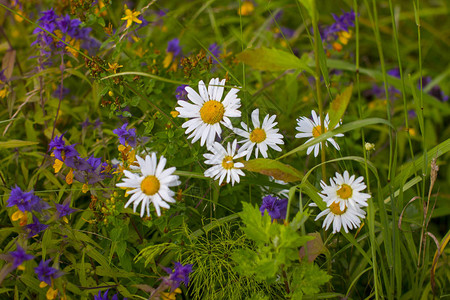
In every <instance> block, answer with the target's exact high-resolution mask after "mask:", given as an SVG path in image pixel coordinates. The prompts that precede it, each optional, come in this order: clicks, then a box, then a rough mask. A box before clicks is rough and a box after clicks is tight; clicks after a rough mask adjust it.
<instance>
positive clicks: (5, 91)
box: [0, 87, 8, 98]
mask: <svg viewBox="0 0 450 300" xmlns="http://www.w3.org/2000/svg"><path fill="white" fill-rule="evenodd" d="M7 95H8V89H7V88H6V87H5V88H4V89H2V90H0V98H6V96H7Z"/></svg>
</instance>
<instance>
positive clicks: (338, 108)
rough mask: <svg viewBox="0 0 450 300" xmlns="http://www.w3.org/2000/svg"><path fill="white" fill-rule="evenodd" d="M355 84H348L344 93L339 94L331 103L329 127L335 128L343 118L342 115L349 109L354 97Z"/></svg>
mask: <svg viewBox="0 0 450 300" xmlns="http://www.w3.org/2000/svg"><path fill="white" fill-rule="evenodd" d="M352 92H353V84H351V85H350V86H348V87H347V88H346V89H345V90H344V91H343V92H342V93H340V94H338V95H337V96H336V98H335V99H334V100H333V101H332V102H331V104H330V110H329V115H330V123H329V124H328V128H331V129H332V128H334V127H336V125H337V124H338V123H339V121H340V120H341V118H342V116H343V115H344V113H345V110H346V109H347V106H348V103H349V102H350V98H351V97H352Z"/></svg>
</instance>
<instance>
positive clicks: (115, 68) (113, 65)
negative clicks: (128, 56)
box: [108, 62, 123, 74]
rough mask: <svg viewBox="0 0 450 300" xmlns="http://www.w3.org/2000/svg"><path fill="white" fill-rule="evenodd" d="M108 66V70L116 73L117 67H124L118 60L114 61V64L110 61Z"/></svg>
mask: <svg viewBox="0 0 450 300" xmlns="http://www.w3.org/2000/svg"><path fill="white" fill-rule="evenodd" d="M108 66H109V69H108V71H112V72H113V73H114V74H116V72H117V69H119V68H122V67H123V66H122V65H119V64H118V63H116V62H115V63H112V64H110V63H108Z"/></svg>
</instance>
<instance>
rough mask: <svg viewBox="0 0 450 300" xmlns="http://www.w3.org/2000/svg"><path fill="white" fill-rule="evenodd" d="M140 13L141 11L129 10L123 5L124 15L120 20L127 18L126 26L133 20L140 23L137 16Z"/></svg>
mask: <svg viewBox="0 0 450 300" xmlns="http://www.w3.org/2000/svg"><path fill="white" fill-rule="evenodd" d="M140 14H141V13H140V12H138V11H131V10H130V9H128V8H127V6H126V5H125V17H123V18H122V19H121V20H127V27H126V28H128V27H130V26H131V24H133V22H135V23H137V24H141V23H142V21H141V20H139V19H138V18H137V17H138V16H139V15H140Z"/></svg>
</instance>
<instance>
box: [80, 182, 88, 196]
mask: <svg viewBox="0 0 450 300" xmlns="http://www.w3.org/2000/svg"><path fill="white" fill-rule="evenodd" d="M81 191H82V192H83V194H85V193H86V192H87V191H89V186H88V185H87V184H86V183H85V184H83V187H82V188H81Z"/></svg>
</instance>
